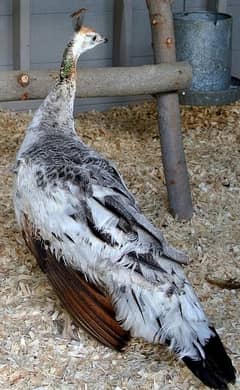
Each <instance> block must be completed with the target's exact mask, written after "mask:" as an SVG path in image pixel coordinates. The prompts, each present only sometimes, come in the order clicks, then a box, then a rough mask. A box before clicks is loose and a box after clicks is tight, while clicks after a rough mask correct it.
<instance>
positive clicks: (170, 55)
mask: <svg viewBox="0 0 240 390" xmlns="http://www.w3.org/2000/svg"><path fill="white" fill-rule="evenodd" d="M146 1H147V5H148V8H149V16H150V22H151V28H152V41H153V48H154V57H155V63H161V62H167V63H169V64H173V63H174V62H175V61H176V50H175V38H174V27H173V17H172V11H171V1H170V0H146ZM157 102H158V112H159V132H160V140H161V149H162V159H163V167H164V173H165V178H166V184H167V191H168V199H169V205H170V210H171V212H172V214H173V215H174V216H175V217H177V218H178V219H185V220H187V219H189V218H191V216H192V213H193V208H192V199H191V192H190V187H189V179H188V172H187V166H186V161H185V155H184V149H183V141H182V134H181V123H180V111H179V99H178V94H177V93H176V92H171V93H162V94H159V95H158V96H157Z"/></svg>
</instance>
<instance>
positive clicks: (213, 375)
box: [182, 328, 236, 390]
mask: <svg viewBox="0 0 240 390" xmlns="http://www.w3.org/2000/svg"><path fill="white" fill-rule="evenodd" d="M211 330H212V332H213V333H214V335H213V336H211V338H210V339H209V340H208V342H207V343H206V345H205V346H203V347H202V348H203V351H204V354H205V359H203V358H202V359H201V360H193V359H191V358H190V357H188V356H185V357H183V358H182V360H183V361H184V363H185V364H186V365H187V367H188V368H189V369H190V370H191V371H192V372H193V374H194V375H196V376H197V377H198V378H199V379H200V380H201V381H202V382H203V383H204V384H205V385H206V386H208V387H210V388H213V389H225V390H226V389H228V384H229V383H232V384H234V383H235V380H236V375H235V372H236V371H235V368H234V367H233V365H232V362H231V359H230V358H229V356H228V355H227V353H226V351H225V349H224V346H223V344H222V342H221V340H220V338H219V336H218V334H217V332H216V330H215V329H214V328H211Z"/></svg>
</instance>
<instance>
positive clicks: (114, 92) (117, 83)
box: [0, 62, 192, 101]
mask: <svg viewBox="0 0 240 390" xmlns="http://www.w3.org/2000/svg"><path fill="white" fill-rule="evenodd" d="M56 77H57V72H56V71H47V70H41V71H30V72H27V73H22V72H18V71H1V72H0V101H10V100H21V99H22V100H23V99H24V100H25V99H42V98H45V96H46V95H47V93H48V92H49V89H50V88H51V87H52V86H53V85H54V82H55V79H56ZM191 78H192V69H191V66H190V65H189V64H187V63H185V62H178V63H175V64H161V65H144V66H138V67H129V68H128V67H126V68H94V69H80V70H79V74H78V81H77V93H76V96H77V97H84V98H88V97H104V96H130V95H148V94H155V93H157V92H163V91H171V90H176V89H185V88H187V87H188V86H189V85H190V83H191Z"/></svg>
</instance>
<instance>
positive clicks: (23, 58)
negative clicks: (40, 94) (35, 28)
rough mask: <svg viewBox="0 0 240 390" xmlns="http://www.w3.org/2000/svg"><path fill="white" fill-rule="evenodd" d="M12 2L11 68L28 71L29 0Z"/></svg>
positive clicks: (14, 0)
mask: <svg viewBox="0 0 240 390" xmlns="http://www.w3.org/2000/svg"><path fill="white" fill-rule="evenodd" d="M12 2H13V68H14V69H15V70H18V69H21V70H29V69H30V0H12Z"/></svg>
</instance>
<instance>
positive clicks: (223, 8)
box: [217, 0, 227, 13]
mask: <svg viewBox="0 0 240 390" xmlns="http://www.w3.org/2000/svg"><path fill="white" fill-rule="evenodd" d="M217 11H218V12H220V13H225V12H227V0H218V2H217Z"/></svg>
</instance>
